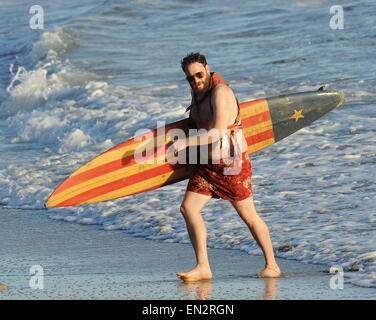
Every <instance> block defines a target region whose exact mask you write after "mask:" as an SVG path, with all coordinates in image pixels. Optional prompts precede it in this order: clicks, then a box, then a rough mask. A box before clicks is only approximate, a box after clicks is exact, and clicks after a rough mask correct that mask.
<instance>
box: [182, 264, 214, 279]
mask: <svg viewBox="0 0 376 320" xmlns="http://www.w3.org/2000/svg"><path fill="white" fill-rule="evenodd" d="M176 276H177V277H178V278H179V279H181V280H183V281H187V282H188V281H200V280H210V279H211V278H212V273H211V270H210V268H209V267H199V266H196V267H194V268H193V269H192V270H190V271H187V272H179V273H177V274H176Z"/></svg>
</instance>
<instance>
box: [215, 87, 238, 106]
mask: <svg viewBox="0 0 376 320" xmlns="http://www.w3.org/2000/svg"><path fill="white" fill-rule="evenodd" d="M213 101H214V104H215V106H216V107H220V106H223V107H225V108H227V107H228V106H229V105H234V107H237V104H236V98H235V94H234V92H233V91H232V89H231V88H230V87H229V86H227V85H225V84H219V85H217V86H216V87H215V88H214V89H213Z"/></svg>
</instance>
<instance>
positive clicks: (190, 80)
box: [186, 72, 205, 83]
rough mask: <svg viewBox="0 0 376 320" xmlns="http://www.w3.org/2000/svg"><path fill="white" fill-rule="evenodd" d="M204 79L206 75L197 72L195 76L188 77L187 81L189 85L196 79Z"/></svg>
mask: <svg viewBox="0 0 376 320" xmlns="http://www.w3.org/2000/svg"><path fill="white" fill-rule="evenodd" d="M204 77H205V74H204V73H203V72H197V73H196V74H194V75H193V76H188V77H186V79H187V81H188V82H189V83H193V81H194V79H195V78H197V79H203V78H204Z"/></svg>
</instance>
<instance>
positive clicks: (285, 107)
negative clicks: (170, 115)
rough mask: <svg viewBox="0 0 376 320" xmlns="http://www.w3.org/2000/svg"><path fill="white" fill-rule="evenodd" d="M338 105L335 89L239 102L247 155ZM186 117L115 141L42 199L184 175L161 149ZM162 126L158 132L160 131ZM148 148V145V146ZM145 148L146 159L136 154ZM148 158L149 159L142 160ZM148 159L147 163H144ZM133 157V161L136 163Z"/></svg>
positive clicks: (89, 195) (74, 200)
mask: <svg viewBox="0 0 376 320" xmlns="http://www.w3.org/2000/svg"><path fill="white" fill-rule="evenodd" d="M342 103H343V93H342V92H341V91H334V90H333V91H323V90H321V91H312V92H303V93H295V94H290V95H284V96H278V97H272V98H268V99H266V98H263V99H258V100H254V101H249V102H244V103H241V104H240V108H241V109H240V115H241V121H242V124H243V132H244V135H245V138H246V140H247V143H248V154H253V153H256V152H257V151H260V150H262V149H264V148H266V147H268V146H270V145H272V144H274V143H275V142H277V141H279V140H281V139H283V138H285V137H287V136H289V135H290V134H292V133H294V132H296V131H297V130H299V129H301V128H303V127H306V126H308V125H309V124H310V123H312V122H313V121H315V120H316V119H318V118H320V117H321V116H322V115H324V114H325V113H327V112H329V111H330V110H331V109H333V108H335V107H337V106H339V105H341V104H342ZM186 126H187V119H185V120H180V121H177V122H174V123H171V124H168V125H167V126H165V127H164V128H157V129H155V130H152V131H150V132H148V133H145V134H143V135H142V136H137V137H134V138H132V139H130V140H128V141H126V142H123V143H120V144H118V145H117V146H115V147H113V148H111V149H109V150H108V151H106V152H104V153H102V154H100V155H99V156H97V157H96V158H94V159H92V160H91V161H89V162H88V163H86V164H85V165H83V166H82V167H81V168H79V169H77V170H76V171H75V172H73V174H72V175H71V176H69V177H68V178H66V179H65V180H64V181H63V182H62V183H61V184H60V185H59V186H58V187H57V188H56V189H55V190H54V191H53V192H52V194H51V195H50V197H49V198H48V199H47V201H46V203H45V206H46V207H67V206H77V205H84V204H89V203H96V202H101V201H107V200H111V199H116V198H120V197H125V196H129V195H134V194H137V193H141V192H145V191H149V190H153V189H156V188H159V187H162V186H166V185H169V184H172V183H175V182H178V181H182V180H184V179H187V178H188V177H189V176H190V173H191V170H192V166H189V165H183V164H170V163H168V162H167V160H166V151H167V148H168V145H169V144H170V143H171V140H169V138H168V134H166V133H168V132H169V131H170V130H171V129H182V130H184V129H186ZM161 129H163V130H161ZM148 146H151V147H150V148H148ZM140 150H143V152H144V153H145V152H146V153H147V152H148V151H147V150H149V151H151V152H150V156H151V158H150V157H149V158H148V157H147V156H145V157H141V159H144V161H140V157H138V158H137V156H142V152H140ZM148 159H149V160H148ZM150 159H153V161H150ZM136 160H137V161H136Z"/></svg>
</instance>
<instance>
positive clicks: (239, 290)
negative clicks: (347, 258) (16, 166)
mask: <svg viewBox="0 0 376 320" xmlns="http://www.w3.org/2000/svg"><path fill="white" fill-rule="evenodd" d="M41 212H42V214H41ZM0 224H1V225H2V226H4V227H3V229H4V231H3V232H2V233H1V234H0V243H1V246H0V250H1V257H2V259H1V260H0V261H1V262H0V284H1V285H3V286H6V287H5V288H4V289H3V290H0V300H29V299H31V300H51V299H54V300H274V299H276V300H358V299H362V300H374V299H375V294H376V290H375V289H374V288H362V287H357V286H354V285H352V284H349V283H347V282H346V277H345V278H344V288H343V289H337V290H335V289H332V288H331V287H330V280H331V278H332V277H333V276H334V275H333V274H329V273H328V272H325V270H327V268H326V267H325V266H320V265H312V264H305V263H301V262H297V261H293V260H285V259H281V258H277V261H278V263H279V265H280V267H281V270H282V273H283V276H282V277H281V278H272V279H262V278H257V276H256V275H257V273H258V272H259V271H261V270H262V268H263V265H264V260H263V257H262V256H251V255H249V254H247V253H245V252H242V251H239V250H231V249H211V248H209V250H208V252H209V259H210V262H211V267H212V271H213V279H212V280H209V281H200V282H193V283H184V282H182V281H181V280H179V279H178V278H176V276H175V275H176V273H177V272H179V271H186V270H189V268H191V267H192V265H193V264H194V261H195V260H194V253H193V249H192V247H191V245H190V244H181V243H167V242H163V241H156V240H148V239H144V238H136V237H132V236H130V235H127V234H126V233H125V232H124V231H121V230H117V231H105V230H103V229H100V228H99V227H98V226H96V225H80V224H75V223H67V222H65V221H57V220H53V219H50V218H48V217H47V216H46V215H43V211H37V210H34V211H32V210H19V209H5V208H0ZM41 275H42V277H39V278H38V276H41ZM40 279H42V280H40ZM37 280H38V281H39V282H38V281H37ZM38 286H39V287H38ZM32 287H34V289H33V288H32Z"/></svg>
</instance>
